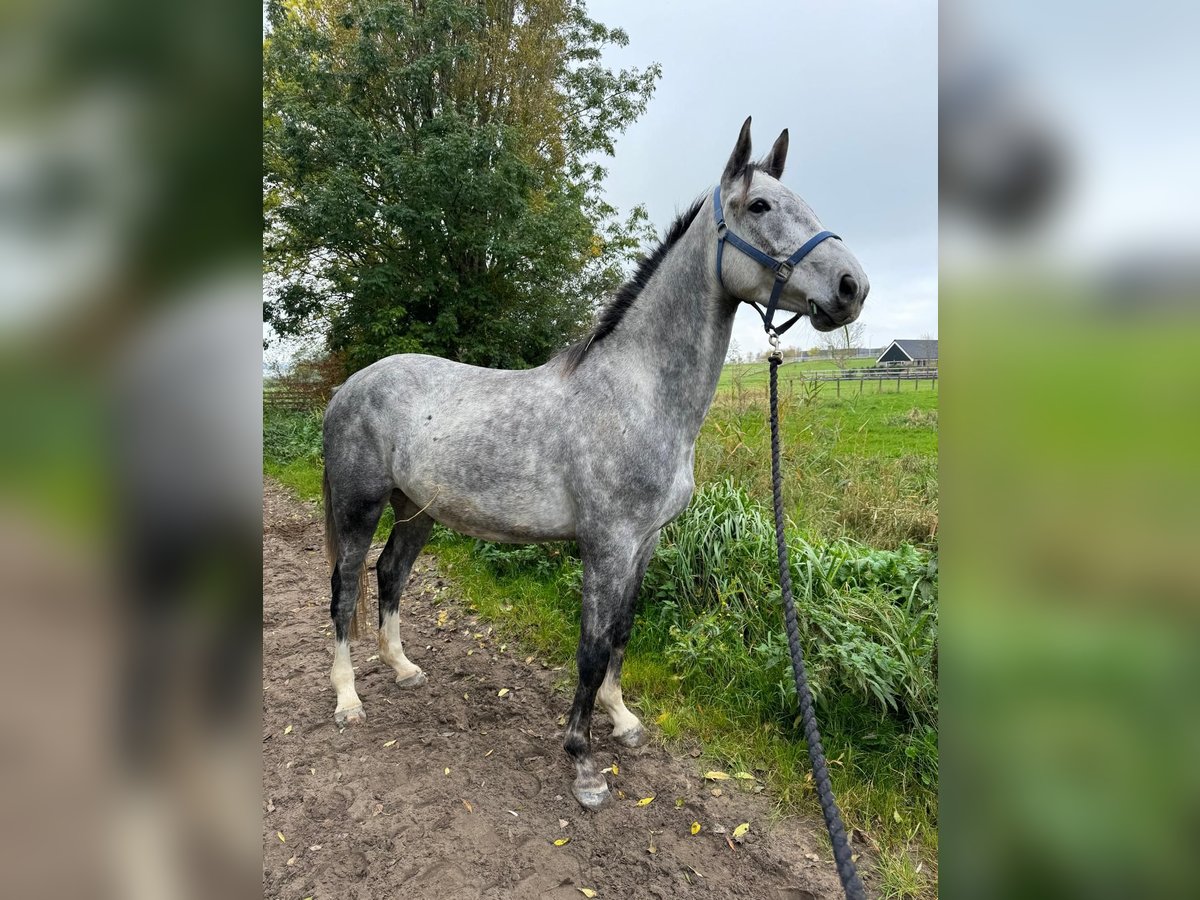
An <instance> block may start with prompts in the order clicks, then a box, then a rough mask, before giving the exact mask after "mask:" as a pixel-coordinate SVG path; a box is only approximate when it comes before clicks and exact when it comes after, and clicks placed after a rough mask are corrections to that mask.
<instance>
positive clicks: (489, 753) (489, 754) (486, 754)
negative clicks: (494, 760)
mask: <svg viewBox="0 0 1200 900" xmlns="http://www.w3.org/2000/svg"><path fill="white" fill-rule="evenodd" d="M495 752H496V751H495V749H492V750H489V751H488V752H487V753H485V754H483V755H484V756H491V755H492V754H493V753H495Z"/></svg>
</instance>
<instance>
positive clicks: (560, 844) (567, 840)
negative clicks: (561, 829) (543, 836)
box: [554, 837, 571, 847]
mask: <svg viewBox="0 0 1200 900" xmlns="http://www.w3.org/2000/svg"><path fill="white" fill-rule="evenodd" d="M569 843H571V839H570V838H569V837H565V838H559V839H558V840H556V841H555V842H554V846H555V847H563V846H566V845H567V844H569Z"/></svg>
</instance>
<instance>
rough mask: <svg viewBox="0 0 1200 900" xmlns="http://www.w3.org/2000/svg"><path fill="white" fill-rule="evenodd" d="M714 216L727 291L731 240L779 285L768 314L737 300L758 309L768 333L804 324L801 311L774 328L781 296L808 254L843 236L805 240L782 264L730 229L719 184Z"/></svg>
mask: <svg viewBox="0 0 1200 900" xmlns="http://www.w3.org/2000/svg"><path fill="white" fill-rule="evenodd" d="M713 214H714V215H715V216H716V219H717V280H718V281H719V282H721V287H722V288H724V287H725V279H724V278H722V277H721V258H722V256H723V255H724V253H725V242H726V241H729V243H731V244H733V246H735V247H737V248H738V249H739V250H741V251H742V252H743V253H745V254H746V255H747V256H749V257H750V258H751V259H753V260H754V261H755V262H758V263H761V264H762V265H764V266H766V267H767V268H768V269H770V270H771V271H773V272H774V273H775V284H774V285H772V287H771V299H770V300H768V301H767V308H766V310H765V311H764V310H763V309H762V308H761V307H760V306H759V305H758V304H757V303H755V302H754V301H753V300H742V298H741V297H735V298H734V299H736V300H742V302H743V303H749V304H750V305H751V306H752V307H754V311H755V312H756V313H758V315H759V316H760V317H761V318H762V320H763V328H764V329H765V330H766V332H767V334H768V335H774V336H776V337H778V336H779V335H781V334H783V333H784V332H785V331H787V330H788V329H789V328H791V327H792V326H793V325H795V324H796V323H797V322H798V321H800V317H801V316H803V315H804V313H802V312H798V313H796V314H795V315H794V316H792V317H791V318H790V319H788V320H787V321H786V322H784V323H783V324H782V325H780V326H779V327H778V328H776V327H774V325H772V323H771V320H772V319H774V318H775V309H776V307H777V306H778V305H779V295H780V294H782V293H783V286H784V285H785V284H787V283H788V279H789V278H791V277H792V270H793V269H795V267H796V264H797V263H798V262H800V260H802V259H804V257H806V256H808V254H809V253H811V252H812V251H813V248H815V247H816V246H817V244H819V243H821V242H822V241H824V240H827V239H828V238H837V239H838V240H839V241H840V240H841V237H839V236H838V235H836V234H834V233H833V232H832V231H821V232H818V233H817V234H814V235H813V236H812V237H810V238H809V239H808V240H807V241H805V242H804V245H803V246H802V247H801V248H800V249H799V250H797V251H796V252H795V253H793V254H792V255H791V256H789V257H788V258H787V259H785V260H783V261H782V262H781V261H780V260H778V259H776V258H775V257H773V256H768V255H767V254H766V253H763V252H762V251H761V250H759V249H758V248H757V247H755V246H754V245H753V244H750V243H747V242H746V241H744V240H742V239H741V238H740V237H738V236H737V235H736V234H734V233H733V232H732V231H730V230H729V226H728V225H726V224H725V213H724V211H723V210H722V209H721V186H720V185H717V189H716V190H715V191H713Z"/></svg>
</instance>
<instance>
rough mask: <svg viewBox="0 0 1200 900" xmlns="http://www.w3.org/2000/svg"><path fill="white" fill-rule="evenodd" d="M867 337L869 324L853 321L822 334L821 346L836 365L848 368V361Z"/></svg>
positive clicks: (840, 367)
mask: <svg viewBox="0 0 1200 900" xmlns="http://www.w3.org/2000/svg"><path fill="white" fill-rule="evenodd" d="M866 337H867V326H866V324H865V323H863V322H861V321H860V322H851V323H850V324H849V325H843V326H842V327H841V328H835V329H834V330H833V331H827V332H825V333H824V334H823V335H821V347H822V349H823V350H825V351H826V352H827V353H828V354H829V358H830V359H832V360H833V363H834V365H836V366H837V367H838V368H839V369H844V368H846V363H847V361H848V360H849V359H850V358H851V357H853V356H854V355H855V352H856V351H857V350H858V349H859V348H860V347H861V346H862V345H863V343H864V342H865V340H866Z"/></svg>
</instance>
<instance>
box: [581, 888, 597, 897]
mask: <svg viewBox="0 0 1200 900" xmlns="http://www.w3.org/2000/svg"><path fill="white" fill-rule="evenodd" d="M579 893H581V894H583V896H585V897H588V898H591V897H595V896H596V892H595V891H593V890H592V889H591V888H580V889H579Z"/></svg>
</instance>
